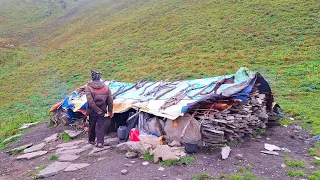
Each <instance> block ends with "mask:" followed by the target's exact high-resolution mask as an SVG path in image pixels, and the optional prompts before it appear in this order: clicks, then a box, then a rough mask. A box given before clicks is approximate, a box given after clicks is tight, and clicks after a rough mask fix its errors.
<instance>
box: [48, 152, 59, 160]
mask: <svg viewBox="0 0 320 180" xmlns="http://www.w3.org/2000/svg"><path fill="white" fill-rule="evenodd" d="M58 158H59V157H58V156H57V155H55V154H52V155H51V156H50V157H49V160H51V161H55V160H57V159H58Z"/></svg>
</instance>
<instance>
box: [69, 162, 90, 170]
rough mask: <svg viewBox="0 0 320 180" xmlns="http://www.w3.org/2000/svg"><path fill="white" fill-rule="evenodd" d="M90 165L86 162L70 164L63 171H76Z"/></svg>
mask: <svg viewBox="0 0 320 180" xmlns="http://www.w3.org/2000/svg"><path fill="white" fill-rule="evenodd" d="M87 166H90V164H88V163H79V164H70V165H69V166H68V167H67V168H66V169H65V170H64V171H76V170H79V169H82V168H85V167H87Z"/></svg>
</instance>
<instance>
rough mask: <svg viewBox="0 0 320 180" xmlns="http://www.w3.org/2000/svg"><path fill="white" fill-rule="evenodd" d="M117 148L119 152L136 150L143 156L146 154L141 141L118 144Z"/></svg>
mask: <svg viewBox="0 0 320 180" xmlns="http://www.w3.org/2000/svg"><path fill="white" fill-rule="evenodd" d="M116 147H117V149H118V150H119V151H128V150H135V151H138V152H139V153H141V154H144V153H145V151H144V149H143V147H142V145H141V143H140V141H138V142H134V141H128V142H124V143H121V144H118V145H117V146H116Z"/></svg>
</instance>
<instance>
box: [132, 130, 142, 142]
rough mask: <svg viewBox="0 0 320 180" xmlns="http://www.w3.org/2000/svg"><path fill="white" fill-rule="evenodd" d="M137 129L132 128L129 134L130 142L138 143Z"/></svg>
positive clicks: (138, 133)
mask: <svg viewBox="0 0 320 180" xmlns="http://www.w3.org/2000/svg"><path fill="white" fill-rule="evenodd" d="M139 135H140V132H139V129H136V128H133V129H131V130H130V132H129V137H130V141H140V139H139Z"/></svg>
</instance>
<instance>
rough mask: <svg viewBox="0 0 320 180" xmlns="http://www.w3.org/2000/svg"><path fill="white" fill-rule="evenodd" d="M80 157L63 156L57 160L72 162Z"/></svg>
mask: <svg viewBox="0 0 320 180" xmlns="http://www.w3.org/2000/svg"><path fill="white" fill-rule="evenodd" d="M79 157H80V156H77V155H73V154H64V155H62V156H60V157H59V158H58V161H74V160H76V159H78V158H79Z"/></svg>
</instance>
